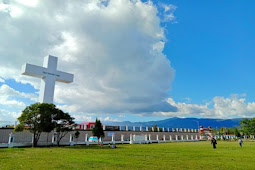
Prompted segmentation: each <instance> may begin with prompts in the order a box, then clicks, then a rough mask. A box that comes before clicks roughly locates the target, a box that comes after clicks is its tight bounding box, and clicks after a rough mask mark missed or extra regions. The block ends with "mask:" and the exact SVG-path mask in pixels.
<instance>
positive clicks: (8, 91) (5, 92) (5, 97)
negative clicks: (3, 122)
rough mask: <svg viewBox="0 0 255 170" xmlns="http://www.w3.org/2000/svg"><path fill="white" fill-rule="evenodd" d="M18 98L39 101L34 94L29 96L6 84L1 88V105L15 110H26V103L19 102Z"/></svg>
mask: <svg viewBox="0 0 255 170" xmlns="http://www.w3.org/2000/svg"><path fill="white" fill-rule="evenodd" d="M17 97H21V98H27V99H30V100H33V101H37V98H38V97H37V96H36V95H34V94H27V93H21V92H19V91H16V90H14V89H13V88H11V87H9V86H8V85H6V84H3V85H2V86H0V105H4V106H7V107H14V108H25V107H26V105H25V103H23V102H21V101H19V100H17V99H16V98H17Z"/></svg>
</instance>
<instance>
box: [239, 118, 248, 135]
mask: <svg viewBox="0 0 255 170" xmlns="http://www.w3.org/2000/svg"><path fill="white" fill-rule="evenodd" d="M250 123H251V122H250V120H249V119H247V118H245V119H243V120H241V121H240V125H241V127H242V129H241V131H242V133H243V134H244V135H250V134H251V125H250Z"/></svg>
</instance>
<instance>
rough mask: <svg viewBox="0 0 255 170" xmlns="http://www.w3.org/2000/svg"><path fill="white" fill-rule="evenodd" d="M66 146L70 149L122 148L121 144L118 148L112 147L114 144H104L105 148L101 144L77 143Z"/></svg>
mask: <svg viewBox="0 0 255 170" xmlns="http://www.w3.org/2000/svg"><path fill="white" fill-rule="evenodd" d="M65 148H68V149H112V150H115V149H122V148H121V147H119V145H118V146H117V148H112V146H110V147H109V146H108V145H104V146H103V148H101V146H100V145H75V146H66V147H65Z"/></svg>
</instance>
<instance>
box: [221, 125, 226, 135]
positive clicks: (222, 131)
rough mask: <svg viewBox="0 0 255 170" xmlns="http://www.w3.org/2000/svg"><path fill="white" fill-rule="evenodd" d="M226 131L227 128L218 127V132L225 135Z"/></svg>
mask: <svg viewBox="0 0 255 170" xmlns="http://www.w3.org/2000/svg"><path fill="white" fill-rule="evenodd" d="M226 133H227V128H226V127H221V128H220V134H221V135H225V134H226Z"/></svg>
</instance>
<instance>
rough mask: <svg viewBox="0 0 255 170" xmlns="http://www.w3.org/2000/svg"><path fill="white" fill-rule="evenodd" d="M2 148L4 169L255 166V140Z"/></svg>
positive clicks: (226, 167) (0, 159)
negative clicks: (213, 144) (114, 147)
mask: <svg viewBox="0 0 255 170" xmlns="http://www.w3.org/2000/svg"><path fill="white" fill-rule="evenodd" d="M117 147H118V148H117V149H111V148H108V146H104V148H103V149H100V147H99V146H92V145H90V146H73V147H59V148H57V147H52V148H6V149H0V169H1V170H2V169H255V142H244V145H243V148H241V147H240V146H239V145H238V143H237V142H225V141H219V142H218V145H217V149H215V150H214V149H213V148H212V145H211V144H210V142H209V141H206V142H179V143H160V144H141V145H138V144H136V145H128V144H126V145H117Z"/></svg>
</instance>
